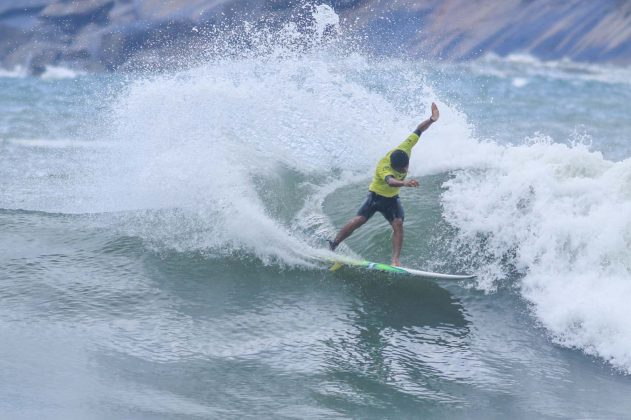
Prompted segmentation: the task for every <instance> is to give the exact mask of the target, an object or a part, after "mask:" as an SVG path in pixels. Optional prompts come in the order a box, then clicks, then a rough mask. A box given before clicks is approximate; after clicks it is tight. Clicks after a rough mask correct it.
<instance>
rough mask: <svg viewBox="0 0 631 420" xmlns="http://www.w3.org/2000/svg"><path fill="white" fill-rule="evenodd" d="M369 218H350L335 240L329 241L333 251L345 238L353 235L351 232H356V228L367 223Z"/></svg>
mask: <svg viewBox="0 0 631 420" xmlns="http://www.w3.org/2000/svg"><path fill="white" fill-rule="evenodd" d="M367 220H368V219H367V218H366V217H365V216H355V217H353V218H352V219H351V220H349V221H348V223H346V224H345V225H344V227H342V229H341V230H340V232H339V233H338V234H337V236H336V237H335V240H333V241H329V247H330V248H331V251H335V248H337V246H338V245H339V244H340V243H342V241H343V240H344V239H346V238H348V237H349V236H351V234H352V233H353V232H355V229H357V228H358V227H360V226H361V225H363V224H364V223H366V221H367Z"/></svg>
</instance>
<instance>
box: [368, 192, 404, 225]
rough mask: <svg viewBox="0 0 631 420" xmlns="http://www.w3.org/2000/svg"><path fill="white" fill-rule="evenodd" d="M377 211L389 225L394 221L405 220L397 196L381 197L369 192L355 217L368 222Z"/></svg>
mask: <svg viewBox="0 0 631 420" xmlns="http://www.w3.org/2000/svg"><path fill="white" fill-rule="evenodd" d="M377 211H378V212H379V213H381V214H383V217H385V218H386V220H387V221H388V222H390V223H392V221H393V220H394V219H401V220H403V219H405V212H404V211H403V206H402V205H401V200H399V196H398V195H396V196H394V197H383V196H381V195H379V194H376V193H374V192H372V191H370V192H369V193H368V197H366V201H364V204H362V206H361V207H360V208H359V210H357V215H358V216H364V217H365V218H366V220H368V219H370V218H371V217H372V216H373V215H374V214H375V212H377Z"/></svg>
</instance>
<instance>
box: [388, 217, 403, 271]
mask: <svg viewBox="0 0 631 420" xmlns="http://www.w3.org/2000/svg"><path fill="white" fill-rule="evenodd" d="M390 226H392V265H394V266H399V265H401V263H400V262H399V256H400V255H401V248H402V246H403V219H399V218H396V219H394V220H393V221H392V222H391V223H390Z"/></svg>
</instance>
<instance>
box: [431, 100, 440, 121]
mask: <svg viewBox="0 0 631 420" xmlns="http://www.w3.org/2000/svg"><path fill="white" fill-rule="evenodd" d="M439 117H440V112H438V107H437V106H436V104H435V103H434V102H432V121H434V122H436V121H438V118H439Z"/></svg>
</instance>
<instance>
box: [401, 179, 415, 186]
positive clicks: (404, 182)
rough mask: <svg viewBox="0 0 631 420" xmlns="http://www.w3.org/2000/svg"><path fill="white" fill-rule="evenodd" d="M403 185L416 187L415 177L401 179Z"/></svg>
mask: <svg viewBox="0 0 631 420" xmlns="http://www.w3.org/2000/svg"><path fill="white" fill-rule="evenodd" d="M403 185H404V186H406V187H418V181H417V180H416V179H407V180H405V181H403Z"/></svg>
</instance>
